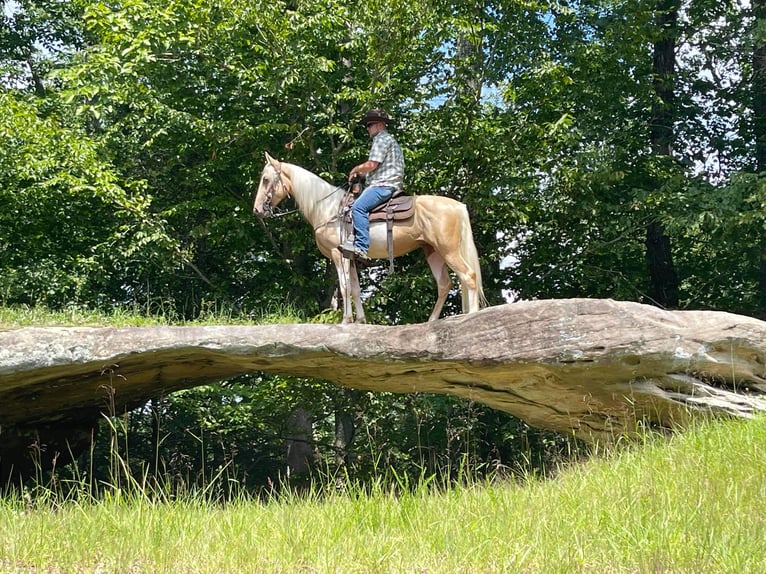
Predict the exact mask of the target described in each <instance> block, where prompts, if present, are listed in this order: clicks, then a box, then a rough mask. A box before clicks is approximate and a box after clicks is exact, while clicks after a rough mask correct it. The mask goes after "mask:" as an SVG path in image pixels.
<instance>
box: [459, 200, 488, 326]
mask: <svg viewBox="0 0 766 574" xmlns="http://www.w3.org/2000/svg"><path fill="white" fill-rule="evenodd" d="M463 213H464V217H463V225H461V229H460V256H461V257H462V258H463V260H464V261H465V262H466V264H467V265H468V266H469V267H470V268H471V269H472V270H473V272H474V278H475V279H474V280H475V282H476V296H477V297H478V299H479V309H481V308H482V307H486V306H487V299H486V297H484V287H483V285H482V280H481V264H480V263H479V252H478V251H477V250H476V243H474V240H473V230H472V228H471V218H470V217H469V216H468V208H466V206H465V205H463ZM460 293H461V295H462V302H463V313H468V311H469V305H468V289H467V286H466V285H465V282H463V281H461V284H460Z"/></svg>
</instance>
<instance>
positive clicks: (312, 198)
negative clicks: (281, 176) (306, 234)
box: [284, 162, 339, 222]
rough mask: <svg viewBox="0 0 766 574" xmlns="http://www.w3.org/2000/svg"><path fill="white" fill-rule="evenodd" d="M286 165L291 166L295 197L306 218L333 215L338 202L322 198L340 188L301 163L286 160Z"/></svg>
mask: <svg viewBox="0 0 766 574" xmlns="http://www.w3.org/2000/svg"><path fill="white" fill-rule="evenodd" d="M284 165H285V166H286V167H288V168H289V172H290V179H291V181H292V187H293V199H294V200H295V203H296V204H297V205H298V209H300V211H301V213H303V215H304V216H305V217H306V219H308V220H309V221H311V222H314V221H317V220H319V219H322V218H324V219H327V218H328V217H329V215H328V213H329V214H330V215H332V214H333V213H334V210H335V209H336V208H337V204H336V203H333V202H322V201H321V200H322V199H326V198H327V197H328V195H329V194H331V193H332V192H333V191H337V190H338V189H339V188H336V187H335V186H334V185H332V184H331V183H328V182H326V181H325V180H324V179H322V178H321V177H319V176H318V175H316V174H315V173H312V172H310V171H309V170H307V169H305V168H303V167H301V166H299V165H295V164H292V163H286V162H285V164H284ZM328 207H332V210H328Z"/></svg>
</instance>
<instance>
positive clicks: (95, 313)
mask: <svg viewBox="0 0 766 574" xmlns="http://www.w3.org/2000/svg"><path fill="white" fill-rule="evenodd" d="M328 317H329V318H328ZM331 320H335V318H334V317H333V316H331V315H330V314H322V315H318V316H317V317H314V318H313V319H310V320H309V321H310V322H328V321H331ZM309 321H307V320H306V319H305V318H303V317H301V316H300V314H299V313H297V312H296V311H295V310H293V309H292V308H290V307H289V306H283V307H274V308H269V309H266V310H264V311H258V312H250V313H243V312H240V311H234V310H232V309H231V308H229V307H226V306H223V305H220V304H218V303H214V302H210V303H205V302H203V303H202V305H201V306H200V308H198V309H196V312H195V314H194V319H186V318H183V317H179V316H178V314H177V313H176V312H175V311H174V310H173V308H172V307H171V306H170V305H164V304H163V303H162V302H161V301H160V302H153V303H151V304H149V305H147V306H144V307H139V306H133V307H121V306H115V307H113V308H112V309H110V310H107V311H104V310H94V309H91V308H88V307H86V306H78V305H72V306H70V307H67V308H65V309H58V310H56V309H49V308H47V307H45V306H40V305H37V306H26V305H16V306H0V330H8V329H17V328H19V327H154V326H160V325H253V324H259V325H260V324H275V323H299V322H309Z"/></svg>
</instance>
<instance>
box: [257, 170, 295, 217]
mask: <svg viewBox="0 0 766 574" xmlns="http://www.w3.org/2000/svg"><path fill="white" fill-rule="evenodd" d="M271 169H273V170H274V173H275V174H276V175H277V181H279V185H280V187H281V188H282V191H284V193H285V195H286V196H287V197H292V194H291V193H290V189H289V188H288V187H287V185H286V184H285V181H284V180H283V179H282V164H279V169H277V168H275V167H274V165H271ZM274 186H275V182H273V181H272V182H270V183H269V189H268V190H267V191H266V197H265V199H264V200H263V211H264V213H268V214H269V217H283V216H285V215H290V214H292V213H297V211H298V210H297V209H291V210H290V211H283V212H281V213H274V208H273V207H272V205H271V200H272V199H273V198H274Z"/></svg>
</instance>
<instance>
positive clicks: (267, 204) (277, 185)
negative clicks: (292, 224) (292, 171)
mask: <svg viewBox="0 0 766 574" xmlns="http://www.w3.org/2000/svg"><path fill="white" fill-rule="evenodd" d="M290 195H292V182H291V181H290V176H289V174H287V173H285V172H284V171H283V170H282V163H281V162H280V161H277V160H276V159H274V158H273V157H271V156H270V155H269V154H268V153H267V154H266V165H265V166H264V168H263V172H262V173H261V182H260V184H259V185H258V193H256V194H255V202H254V203H253V213H254V214H255V215H258V216H260V217H271V216H272V215H273V210H274V208H275V207H276V206H277V205H279V202H280V201H282V200H283V199H284V198H285V197H289V196H290Z"/></svg>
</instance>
